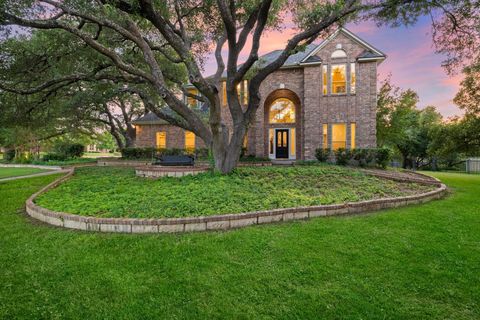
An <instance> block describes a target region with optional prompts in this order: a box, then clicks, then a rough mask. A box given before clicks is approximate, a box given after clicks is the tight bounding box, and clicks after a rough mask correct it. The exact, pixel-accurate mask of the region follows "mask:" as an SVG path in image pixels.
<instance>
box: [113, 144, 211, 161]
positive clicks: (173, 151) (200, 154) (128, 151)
mask: <svg viewBox="0 0 480 320" xmlns="http://www.w3.org/2000/svg"><path fill="white" fill-rule="evenodd" d="M120 152H121V153H122V158H124V159H132V160H135V159H152V158H153V157H155V156H163V155H166V156H179V155H184V154H188V155H193V156H194V157H195V158H202V159H206V158H207V157H208V149H206V148H200V149H195V150H193V149H192V150H185V149H178V148H170V149H157V148H152V147H146V148H123V149H122V150H120Z"/></svg>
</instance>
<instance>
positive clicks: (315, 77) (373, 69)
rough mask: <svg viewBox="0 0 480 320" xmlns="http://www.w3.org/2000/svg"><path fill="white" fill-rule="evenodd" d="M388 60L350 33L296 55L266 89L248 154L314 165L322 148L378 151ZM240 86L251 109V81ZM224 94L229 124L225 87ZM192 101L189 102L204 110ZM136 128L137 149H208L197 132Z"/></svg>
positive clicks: (145, 122)
mask: <svg viewBox="0 0 480 320" xmlns="http://www.w3.org/2000/svg"><path fill="white" fill-rule="evenodd" d="M280 52H281V51H280V50H278V51H273V52H270V53H268V54H266V55H264V56H262V57H260V59H259V63H268V62H269V61H272V60H273V59H275V58H276V57H277V56H278V55H279V54H280ZM385 58H386V56H385V54H384V53H382V52H381V51H379V50H378V49H376V48H374V47H373V46H371V45H370V44H368V43H367V42H365V41H364V40H362V39H360V38H359V37H357V36H356V35H354V34H353V33H352V32H350V31H348V30H347V29H345V28H340V29H338V30H337V31H335V32H334V33H333V34H331V35H330V36H329V37H328V38H327V39H325V40H324V41H323V42H322V43H320V44H311V45H309V46H307V48H306V50H305V51H303V52H299V53H297V54H295V55H292V56H291V57H290V58H289V59H288V60H287V61H286V62H285V64H284V65H283V66H282V68H280V69H279V70H277V71H276V72H274V73H272V74H271V75H269V76H268V77H267V79H265V81H263V83H262V85H261V87H260V93H261V97H262V101H261V107H260V108H259V109H258V111H257V116H256V121H255V123H254V124H253V125H252V127H251V128H250V129H249V132H248V134H247V138H246V139H245V148H246V150H247V154H250V155H255V156H257V157H264V158H267V157H268V158H270V159H292V160H294V159H302V160H303V159H305V160H308V159H314V158H315V150H316V149H317V148H326V149H327V148H328V149H338V148H347V149H350V148H352V149H353V148H367V147H375V146H376V104H377V66H378V65H379V64H380V63H381V62H382V61H383V60H385ZM239 87H240V88H239V94H240V95H241V97H240V98H241V101H242V102H243V103H245V104H246V102H247V100H248V92H247V87H248V83H247V80H245V81H243V82H242V83H241V84H240V85H239ZM191 90H194V88H192V89H191ZM221 95H222V97H221V99H222V101H223V104H224V106H225V108H224V110H225V117H224V119H225V121H226V122H227V124H228V123H229V114H228V111H227V110H228V108H226V103H227V102H226V94H225V83H223V93H221ZM192 100H193V99H189V100H188V101H187V102H188V103H189V104H190V105H198V103H197V101H195V100H193V101H192ZM134 123H135V126H136V129H137V139H136V146H138V147H147V146H148V147H152V146H153V147H158V148H186V149H191V148H202V147H205V145H204V143H203V141H202V140H201V139H199V138H196V137H195V135H194V134H193V133H191V132H185V131H184V130H183V129H180V128H178V127H175V126H172V125H169V124H167V123H166V122H164V121H162V120H160V119H158V118H157V117H156V116H155V115H153V114H147V115H145V116H144V117H141V118H139V119H137V120H136V121H135V122H134ZM230 123H231V121H230Z"/></svg>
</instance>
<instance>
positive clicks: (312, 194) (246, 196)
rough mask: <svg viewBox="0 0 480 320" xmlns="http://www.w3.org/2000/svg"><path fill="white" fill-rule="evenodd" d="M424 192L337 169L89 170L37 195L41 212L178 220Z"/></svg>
mask: <svg viewBox="0 0 480 320" xmlns="http://www.w3.org/2000/svg"><path fill="white" fill-rule="evenodd" d="M425 190H431V187H430V186H421V185H417V184H405V183H397V182H393V181H390V180H385V179H378V178H375V177H372V176H367V175H365V174H363V173H361V172H360V171H356V170H352V169H346V168H342V167H337V166H328V165H321V166H297V167H290V168H285V167H283V168H278V167H260V168H258V167H257V168H239V169H237V170H236V172H235V173H234V174H231V175H228V176H222V175H213V174H211V173H205V174H201V175H197V176H187V177H183V178H164V179H159V180H150V179H145V178H139V177H136V176H135V173H134V170H133V169H128V168H105V167H89V168H82V169H78V171H77V172H76V174H75V176H74V178H72V179H71V180H69V181H67V182H65V183H63V184H62V185H60V186H59V187H58V188H56V189H54V190H52V191H50V192H48V193H46V194H44V195H42V196H41V197H39V198H38V200H37V203H38V204H40V205H41V206H44V207H46V208H49V209H52V210H55V211H62V212H69V213H75V214H83V215H95V216H101V217H143V218H151V217H184V216H200V215H213V214H228V213H239V212H248V211H257V210H266V209H275V208H289V207H297V206H312V205H320V204H333V203H343V202H347V201H360V200H366V199H375V198H385V197H392V196H401V195H407V194H413V193H418V192H422V191H425Z"/></svg>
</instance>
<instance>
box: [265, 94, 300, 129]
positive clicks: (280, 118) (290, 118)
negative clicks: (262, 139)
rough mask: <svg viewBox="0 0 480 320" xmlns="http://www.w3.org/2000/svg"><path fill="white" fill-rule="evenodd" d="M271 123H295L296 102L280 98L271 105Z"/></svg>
mask: <svg viewBox="0 0 480 320" xmlns="http://www.w3.org/2000/svg"><path fill="white" fill-rule="evenodd" d="M268 118H269V121H270V123H295V104H294V103H293V102H292V101H290V100H289V99H286V98H280V99H277V100H275V101H273V103H272V104H271V106H270V112H269V115H268Z"/></svg>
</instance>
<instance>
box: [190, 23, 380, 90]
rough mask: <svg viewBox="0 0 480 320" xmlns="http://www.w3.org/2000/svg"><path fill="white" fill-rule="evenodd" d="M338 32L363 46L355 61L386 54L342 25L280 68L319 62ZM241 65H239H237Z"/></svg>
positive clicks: (268, 57)
mask: <svg viewBox="0 0 480 320" xmlns="http://www.w3.org/2000/svg"><path fill="white" fill-rule="evenodd" d="M340 33H343V34H344V35H346V36H347V37H349V38H351V39H352V40H354V41H355V42H357V43H358V44H360V45H361V46H363V47H364V48H365V51H363V52H362V53H361V54H360V55H359V56H358V57H357V61H375V60H378V61H381V60H385V58H386V57H387V55H386V54H385V53H383V52H382V51H380V50H378V49H377V48H375V47H374V46H372V45H371V44H369V43H367V42H366V41H365V40H363V39H361V38H360V37H358V36H356V35H355V34H354V33H352V32H351V31H349V30H348V29H346V28H344V27H340V28H338V29H337V30H336V31H335V32H334V33H332V34H331V35H330V36H328V38H326V39H325V40H323V41H322V42H321V43H320V44H315V43H311V44H309V45H307V46H306V48H305V50H304V51H301V52H297V53H295V54H293V55H291V56H290V57H288V59H287V61H285V63H284V64H283V65H282V67H281V68H298V67H302V66H308V65H315V64H321V63H322V59H320V58H319V57H318V56H316V54H317V53H318V52H319V51H320V50H321V49H322V48H324V47H325V46H326V45H327V44H328V43H329V42H330V41H332V40H333V39H335V38H336V37H337V36H338V35H339V34H340ZM282 52H283V49H281V50H275V51H271V52H269V53H266V54H264V55H263V56H260V57H259V58H258V61H257V65H259V66H260V67H261V66H265V65H267V64H269V63H271V62H273V61H275V60H276V59H277V58H278V57H279V56H280V54H281V53H282ZM239 66H241V65H239ZM226 77H227V71H226V70H224V71H223V73H222V78H226ZM187 86H192V85H191V84H188V85H187Z"/></svg>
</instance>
